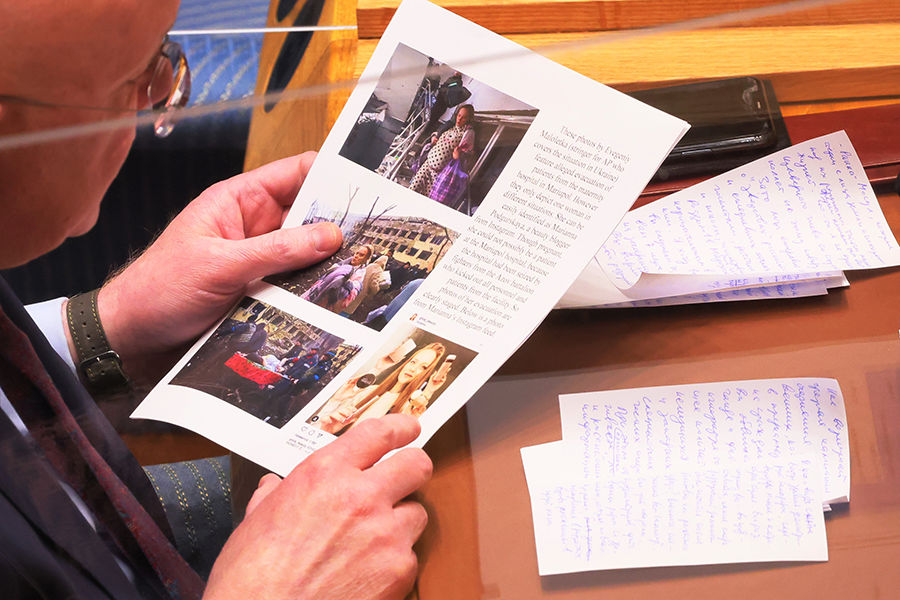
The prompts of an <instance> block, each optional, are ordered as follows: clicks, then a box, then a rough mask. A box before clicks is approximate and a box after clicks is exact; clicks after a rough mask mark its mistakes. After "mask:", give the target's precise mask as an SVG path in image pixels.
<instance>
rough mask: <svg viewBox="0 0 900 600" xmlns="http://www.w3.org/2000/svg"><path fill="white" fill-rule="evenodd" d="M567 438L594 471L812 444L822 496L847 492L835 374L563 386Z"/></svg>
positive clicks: (756, 457) (716, 459)
mask: <svg viewBox="0 0 900 600" xmlns="http://www.w3.org/2000/svg"><path fill="white" fill-rule="evenodd" d="M560 417H561V421H562V430H563V443H564V444H565V449H566V451H567V452H568V453H569V456H570V457H571V458H572V460H573V461H575V462H576V463H577V464H578V465H579V466H580V468H581V474H580V475H581V476H582V477H584V478H587V479H607V478H610V477H619V476H628V475H636V474H646V473H662V472H668V471H672V470H673V469H685V468H712V467H726V466H729V465H731V464H734V463H750V462H759V461H765V460H772V459H781V458H784V457H787V456H791V455H799V454H803V453H808V452H812V453H814V454H815V456H816V460H817V463H818V468H819V473H820V475H821V477H822V485H821V488H822V494H823V499H824V502H826V503H829V504H830V503H832V502H847V501H849V499H850V456H849V442H848V435H847V425H846V423H847V420H846V414H845V411H844V401H843V396H842V395H841V390H840V387H839V386H838V383H837V381H835V380H833V379H812V378H798V379H767V380H754V381H736V382H724V383H705V384H696V385H675V386H666V387H652V388H640V389H628V390H614V391H604V392H589V393H582V394H569V395H565V396H560Z"/></svg>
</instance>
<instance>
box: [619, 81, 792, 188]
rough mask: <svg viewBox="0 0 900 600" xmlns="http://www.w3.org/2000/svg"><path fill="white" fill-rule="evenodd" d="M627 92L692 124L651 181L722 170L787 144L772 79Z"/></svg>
mask: <svg viewBox="0 0 900 600" xmlns="http://www.w3.org/2000/svg"><path fill="white" fill-rule="evenodd" d="M629 95H630V96H632V97H633V98H635V99H637V100H640V101H641V102H644V103H646V104H649V105H650V106H653V107H656V108H658V109H660V110H662V111H664V112H667V113H669V114H671V115H674V116H676V117H678V118H680V119H683V120H685V121H687V122H688V123H690V124H691V129H690V130H689V131H688V132H687V133H686V134H685V136H684V137H683V138H682V139H681V141H679V142H678V144H677V145H676V146H675V148H673V149H672V152H671V153H670V154H669V156H668V157H667V158H666V160H665V161H664V162H663V164H662V166H661V167H660V169H659V171H657V173H656V175H655V176H654V180H658V181H666V180H669V179H676V178H680V177H686V176H691V175H700V174H704V173H721V172H724V171H727V170H729V169H733V168H734V167H737V166H740V165H742V164H746V163H748V162H750V161H752V160H755V159H757V158H760V157H762V156H765V155H767V154H770V153H772V152H775V151H776V150H781V149H782V148H787V147H788V146H790V144H791V141H790V137H789V136H788V134H787V130H786V128H785V127H784V120H783V119H782V117H781V109H780V108H779V106H778V101H777V100H776V99H775V92H774V91H773V89H772V85H771V83H770V82H768V81H761V80H759V79H756V78H755V77H735V78H732V79H721V80H716V81H703V82H700V83H691V84H687V85H678V86H672V87H664V88H654V89H649V90H641V91H637V92H630V93H629Z"/></svg>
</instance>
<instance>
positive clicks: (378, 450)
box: [319, 415, 421, 469]
mask: <svg viewBox="0 0 900 600" xmlns="http://www.w3.org/2000/svg"><path fill="white" fill-rule="evenodd" d="M420 431H421V427H420V426H419V420H418V419H416V418H415V417H412V416H410V415H387V416H384V417H381V418H379V419H366V420H365V421H362V422H360V423H359V424H358V425H356V426H355V427H353V428H352V429H350V430H349V431H348V432H347V433H345V434H344V435H342V436H341V437H340V439H338V440H335V441H334V442H332V443H330V444H329V445H328V446H326V447H325V448H323V449H321V450H319V452H324V454H325V456H326V457H327V458H328V459H329V460H335V461H338V462H339V463H341V464H346V465H349V466H351V467H355V468H357V469H368V468H369V467H371V466H372V465H374V464H375V463H376V462H378V461H379V460H381V458H382V457H383V456H384V455H385V454H387V453H388V452H390V451H391V450H396V449H397V448H402V447H403V446H406V445H407V444H409V443H410V442H412V441H413V440H415V439H416V438H417V437H418V436H419V432H420Z"/></svg>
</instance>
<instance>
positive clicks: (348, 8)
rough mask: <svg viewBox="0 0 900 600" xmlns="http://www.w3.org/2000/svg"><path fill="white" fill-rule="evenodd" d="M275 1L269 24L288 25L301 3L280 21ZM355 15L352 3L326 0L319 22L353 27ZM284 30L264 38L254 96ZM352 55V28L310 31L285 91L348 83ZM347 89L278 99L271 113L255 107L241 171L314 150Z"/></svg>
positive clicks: (268, 70)
mask: <svg viewBox="0 0 900 600" xmlns="http://www.w3.org/2000/svg"><path fill="white" fill-rule="evenodd" d="M277 5H278V2H277V1H273V2H272V3H271V5H270V7H269V18H268V22H267V24H268V26H269V27H278V26H289V25H292V24H293V22H294V19H295V18H296V16H297V13H299V12H300V9H301V8H302V7H303V2H298V3H297V5H296V6H295V7H294V9H292V10H291V12H290V13H289V14H288V15H287V16H286V17H285V18H284V19H282V20H281V21H280V22H279V21H278V20H277V19H276V17H275V11H276V7H277ZM355 18H356V13H355V10H354V7H353V4H352V2H347V1H346V0H327V1H326V3H325V7H324V9H323V11H322V16H321V18H320V19H319V23H318V24H319V25H352V24H354V22H355ZM287 35H288V34H286V33H268V34H266V37H265V39H264V41H263V48H262V52H261V54H260V60H259V76H258V78H257V81H256V92H255V93H256V94H257V95H261V94H264V93H265V91H266V88H267V86H268V83H269V75H270V73H271V72H272V68H273V66H274V64H275V61H276V59H277V57H278V53H279V52H280V51H281V47H282V45H283V44H284V42H285V40H286V39H287ZM355 57H356V32H355V31H353V30H349V31H322V32H317V33H315V34H314V35H313V38H312V41H311V42H310V44H309V46H308V47H307V49H306V52H305V54H304V56H303V60H302V61H301V62H300V66H299V67H298V68H297V70H296V72H295V73H294V76H293V77H292V78H291V80H290V83H289V84H288V85H287V87H286V90H288V91H290V90H300V89H302V88H303V87H306V86H314V85H317V84H323V83H329V82H334V81H347V80H348V79H349V78H350V76H351V73H352V70H353V65H354V59H355ZM350 89H351V88H350V87H346V88H343V89H340V90H336V91H333V92H332V93H329V94H318V95H313V96H310V97H305V98H301V99H297V100H291V101H288V100H282V101H280V102H279V103H278V104H277V105H276V106H275V107H274V108H273V109H272V110H271V111H269V112H266V111H265V109H264V107H262V106H258V107H256V108H255V109H254V110H253V117H252V120H251V122H250V137H249V140H248V142H247V156H246V158H245V160H244V170H245V171H246V170H250V169H254V168H256V167H258V166H260V165H264V164H266V163H268V162H271V161H273V160H276V159H279V158H284V157H286V156H291V155H293V154H297V153H300V152H303V151H305V150H318V149H319V146H321V145H322V142H324V141H325V136H326V135H327V134H328V131H329V130H330V129H331V126H332V125H333V124H334V121H335V120H336V119H337V116H338V114H340V111H341V109H342V108H343V107H344V103H345V102H346V101H347V97H348V96H349V95H350Z"/></svg>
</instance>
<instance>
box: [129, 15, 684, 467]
mask: <svg viewBox="0 0 900 600" xmlns="http://www.w3.org/2000/svg"><path fill="white" fill-rule="evenodd" d="M685 129H686V124H685V123H683V122H682V121H679V120H677V119H674V118H672V117H670V116H668V115H665V114H664V113H661V112H659V111H656V110H654V109H651V108H649V107H647V106H645V105H643V104H640V103H638V102H636V101H634V100H633V99H631V98H629V97H628V96H625V95H624V94H621V93H619V92H616V91H614V90H611V89H609V88H606V87H604V86H602V85H600V84H598V83H597V82H595V81H592V80H589V79H587V78H585V77H583V76H581V75H578V74H576V73H574V72H572V71H569V70H567V69H565V68H563V67H560V66H559V65H557V64H555V63H552V62H551V61H549V60H547V59H546V58H543V57H540V56H537V55H535V54H533V53H531V52H529V51H527V50H525V49H523V48H522V47H520V46H518V45H516V44H514V43H512V42H510V41H509V40H506V39H504V38H502V37H500V36H497V35H495V34H493V33H490V32H488V31H487V30H485V29H482V28H480V27H478V26H475V25H473V24H472V23H469V22H467V21H465V20H464V19H462V18H460V17H458V16H457V15H454V14H452V13H450V12H448V11H445V10H443V9H441V8H438V7H436V6H434V5H432V4H429V3H427V2H424V1H422V0H407V1H406V2H404V3H403V4H402V5H401V6H400V8H399V9H398V10H397V12H396V15H395V17H394V19H393V21H392V22H391V24H390V26H389V27H388V28H387V30H386V31H385V33H384V36H383V37H382V39H381V42H380V43H379V45H378V47H377V48H376V50H375V52H374V53H373V55H372V59H371V61H370V63H369V65H368V67H367V68H366V70H365V72H364V73H363V76H362V78H361V80H360V84H359V85H358V86H357V88H356V89H355V90H354V91H353V93H352V94H351V96H350V98H349V100H348V101H347V104H346V106H345V108H344V110H343V112H342V113H341V115H340V116H339V118H338V120H337V122H336V124H335V126H334V128H333V129H332V131H331V133H330V134H329V136H328V139H327V140H326V142H325V144H324V145H323V147H322V149H321V151H320V153H319V156H318V159H317V160H316V163H315V166H314V167H313V169H312V171H311V172H310V173H309V176H308V177H307V179H306V181H305V182H304V184H303V188H302V190H301V191H300V194H299V195H298V197H297V200H296V202H295V204H294V208H293V209H292V211H291V213H290V215H289V216H288V220H287V222H286V226H294V225H299V224H301V223H316V222H322V221H331V222H333V223H336V224H338V225H339V226H340V227H341V229H342V230H343V233H344V240H345V244H344V248H343V249H342V250H340V251H339V252H338V253H337V254H336V255H335V256H334V257H333V258H331V259H330V260H327V261H325V262H323V263H322V264H320V265H318V266H316V267H313V268H310V269H307V270H305V271H301V272H297V273H288V274H283V275H280V276H275V277H270V278H266V279H265V281H264V282H261V283H260V284H259V285H257V286H256V287H255V288H254V289H252V290H251V291H250V295H249V296H248V297H246V298H245V299H244V300H243V301H241V303H240V304H239V305H238V306H237V307H236V309H235V310H234V312H233V313H232V314H230V315H228V317H227V318H226V319H225V320H224V321H223V322H222V323H221V324H220V325H219V326H218V327H217V328H216V329H215V331H213V332H211V333H210V334H209V335H208V336H207V337H206V338H204V339H203V340H201V341H200V342H199V343H198V345H197V346H196V347H195V348H194V349H193V350H192V352H191V353H190V354H189V355H188V356H186V357H185V358H184V359H183V360H182V361H181V362H180V363H179V364H178V365H177V366H176V367H175V369H174V370H173V372H172V373H170V374H169V375H168V376H167V377H166V378H165V379H164V380H163V383H162V384H161V385H160V386H159V387H157V388H156V389H155V390H154V391H153V392H152V393H151V394H150V396H149V397H148V398H147V400H146V401H145V402H144V403H143V404H141V406H139V407H138V409H137V410H136V411H135V413H134V416H136V417H141V418H153V419H159V420H164V421H169V422H172V423H176V424H178V425H181V426H184V427H187V428H189V429H192V430H194V431H197V432H199V433H201V434H203V435H204V436H206V437H208V438H210V439H212V440H213V441H215V442H217V443H219V444H221V445H223V446H225V447H227V448H229V449H230V450H232V451H234V452H236V453H238V454H241V455H243V456H245V457H247V458H249V459H250V460H253V461H255V462H257V463H259V464H261V465H264V466H266V467H267V468H270V469H272V470H274V471H276V472H278V473H281V474H286V473H287V472H288V471H290V470H291V469H292V468H293V467H294V466H295V465H296V464H297V463H298V462H300V461H301V460H302V459H303V458H305V457H306V456H307V455H309V454H310V453H311V452H312V451H314V450H315V449H317V448H319V447H321V446H323V445H324V444H327V443H328V442H330V441H331V440H334V439H335V437H336V436H339V435H342V434H343V433H344V432H346V431H348V430H350V429H351V428H353V427H355V426H356V425H357V424H358V423H361V422H362V421H364V420H366V419H368V418H373V417H378V416H382V415H385V414H388V413H407V414H412V415H415V416H417V417H418V418H419V419H420V421H421V423H422V427H423V435H422V436H421V437H420V439H419V440H418V441H417V442H416V443H417V444H422V443H424V442H425V441H426V440H427V439H428V438H429V437H430V436H431V435H432V434H433V433H434V432H435V431H436V430H437V429H438V428H439V427H440V425H441V424H443V423H444V422H445V421H446V420H447V419H448V418H449V417H450V416H451V415H453V413H455V412H456V411H457V410H458V409H459V407H460V406H462V404H463V403H465V402H466V401H467V400H468V399H469V397H470V396H471V395H472V393H474V391H475V390H477V389H478V388H479V387H480V386H481V385H482V383H483V382H484V381H486V380H487V379H488V377H490V375H491V374H492V373H493V372H494V371H495V370H496V369H497V368H498V367H499V366H500V365H501V364H502V363H503V362H504V361H505V360H506V358H507V357H508V356H509V355H510V354H512V352H513V351H514V350H515V349H516V348H517V347H518V346H519V345H520V344H521V343H522V342H523V341H524V339H525V337H527V335H528V333H529V332H531V331H532V330H533V329H534V328H535V327H536V326H537V325H538V324H539V323H540V321H541V320H542V319H543V318H544V316H545V315H546V314H547V312H548V311H549V310H550V309H551V308H553V306H554V305H555V304H556V302H557V301H558V300H559V297H560V296H561V294H562V292H563V291H564V290H565V289H567V288H568V287H569V285H570V284H571V283H572V281H573V280H574V279H575V278H576V277H577V275H578V273H580V272H581V270H582V269H583V268H584V265H585V264H587V262H588V260H589V259H590V257H591V256H593V255H595V254H596V252H597V251H598V249H599V244H600V242H601V241H602V240H604V239H606V237H608V236H609V234H610V233H611V232H612V230H613V228H614V227H615V225H616V223H618V222H619V220H620V219H621V218H622V216H623V215H624V214H625V212H626V211H627V210H628V209H629V208H630V206H631V205H632V203H633V202H634V200H635V198H637V196H638V194H639V193H640V191H641V190H642V189H643V188H644V186H645V185H646V183H647V181H648V180H649V179H650V177H651V176H652V174H653V173H654V171H655V170H656V168H657V167H658V165H659V164H660V163H661V162H662V160H663V158H664V157H665V156H666V155H667V154H668V152H669V150H670V149H671V148H672V146H673V145H674V144H675V142H676V141H677V140H678V139H679V138H680V136H681V135H682V134H683V133H684V131H685ZM432 134H433V135H432Z"/></svg>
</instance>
